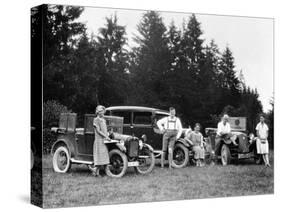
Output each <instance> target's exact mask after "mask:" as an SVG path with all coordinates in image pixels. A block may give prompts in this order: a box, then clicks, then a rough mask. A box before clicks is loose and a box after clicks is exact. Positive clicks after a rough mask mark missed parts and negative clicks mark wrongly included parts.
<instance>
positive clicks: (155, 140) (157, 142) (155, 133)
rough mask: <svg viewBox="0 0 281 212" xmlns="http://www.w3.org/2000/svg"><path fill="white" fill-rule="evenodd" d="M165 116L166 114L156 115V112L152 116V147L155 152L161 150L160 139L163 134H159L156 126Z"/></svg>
mask: <svg viewBox="0 0 281 212" xmlns="http://www.w3.org/2000/svg"><path fill="white" fill-rule="evenodd" d="M167 116H168V114H164V113H157V112H156V113H154V114H153V116H152V129H153V136H152V140H153V143H152V147H153V148H154V149H155V150H162V139H163V134H161V133H160V129H159V128H158V126H157V121H159V120H160V119H162V118H164V117H167Z"/></svg>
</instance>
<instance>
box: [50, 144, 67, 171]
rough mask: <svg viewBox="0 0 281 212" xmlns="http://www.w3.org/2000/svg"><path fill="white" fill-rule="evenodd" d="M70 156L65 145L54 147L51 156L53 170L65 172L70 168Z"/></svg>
mask: <svg viewBox="0 0 281 212" xmlns="http://www.w3.org/2000/svg"><path fill="white" fill-rule="evenodd" d="M70 165H71V164H70V156H69V152H68V149H67V148H66V147H65V146H60V147H58V148H57V149H56V151H55V153H54V156H53V168H54V171H55V172H58V173H66V172H67V171H68V170H69V169H70Z"/></svg>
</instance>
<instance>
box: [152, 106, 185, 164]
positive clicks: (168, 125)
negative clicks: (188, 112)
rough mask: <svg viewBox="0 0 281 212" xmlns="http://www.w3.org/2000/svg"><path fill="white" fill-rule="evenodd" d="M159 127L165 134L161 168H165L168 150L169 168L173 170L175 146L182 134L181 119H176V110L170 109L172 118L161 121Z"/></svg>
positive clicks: (158, 123)
mask: <svg viewBox="0 0 281 212" xmlns="http://www.w3.org/2000/svg"><path fill="white" fill-rule="evenodd" d="M157 126H158V128H159V129H160V130H161V132H162V133H163V140H162V155H161V167H162V168H163V167H164V161H165V157H166V154H167V148H168V153H169V154H168V160H169V168H172V161H173V150H174V144H175V142H176V140H177V139H179V138H180V136H181V134H182V124H181V121H180V119H179V118H177V117H176V110H175V108H173V107H170V116H168V117H164V118H162V119H160V120H159V121H158V122H157Z"/></svg>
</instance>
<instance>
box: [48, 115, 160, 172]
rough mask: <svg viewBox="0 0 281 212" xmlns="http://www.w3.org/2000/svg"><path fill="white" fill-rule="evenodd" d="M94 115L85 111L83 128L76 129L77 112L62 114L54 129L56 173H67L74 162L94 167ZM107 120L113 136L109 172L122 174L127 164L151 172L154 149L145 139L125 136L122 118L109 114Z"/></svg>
mask: <svg viewBox="0 0 281 212" xmlns="http://www.w3.org/2000/svg"><path fill="white" fill-rule="evenodd" d="M94 117H95V115H94V114H86V115H85V118H84V128H76V118H77V115H76V114H75V113H63V114H61V116H60V121H59V126H58V127H53V128H52V131H53V132H55V133H57V135H58V137H57V140H56V142H55V143H54V144H53V146H52V150H51V152H52V154H53V169H54V171H55V172H59V173H65V172H67V171H69V169H70V167H71V164H73V163H75V164H85V165H88V167H89V169H92V167H93V165H94V162H93V142H94V140H95V133H94V127H93V119H94ZM105 119H106V122H107V126H108V129H109V131H110V136H109V137H110V138H111V140H110V141H106V145H107V147H108V150H109V158H110V164H109V165H107V166H106V169H105V172H106V174H107V175H108V176H111V177H122V176H123V175H124V174H125V172H126V170H127V168H128V167H134V168H135V170H136V171H137V172H138V173H140V174H147V173H149V172H151V171H152V169H153V167H154V163H155V158H154V154H153V148H152V147H151V146H150V145H148V144H146V143H145V142H144V141H143V140H142V139H139V138H137V137H135V136H131V135H124V134H123V118H122V117H117V116H106V117H105Z"/></svg>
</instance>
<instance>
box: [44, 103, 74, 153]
mask: <svg viewBox="0 0 281 212" xmlns="http://www.w3.org/2000/svg"><path fill="white" fill-rule="evenodd" d="M67 112H71V110H68V109H67V107H66V106H64V105H62V104H60V103H59V102H57V101H55V100H49V101H47V102H45V103H44V105H43V127H44V129H43V153H44V154H49V153H50V151H51V148H52V145H53V143H54V142H55V141H56V137H57V135H56V134H55V133H52V132H51V127H55V126H58V124H59V117H60V114H61V113H67Z"/></svg>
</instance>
